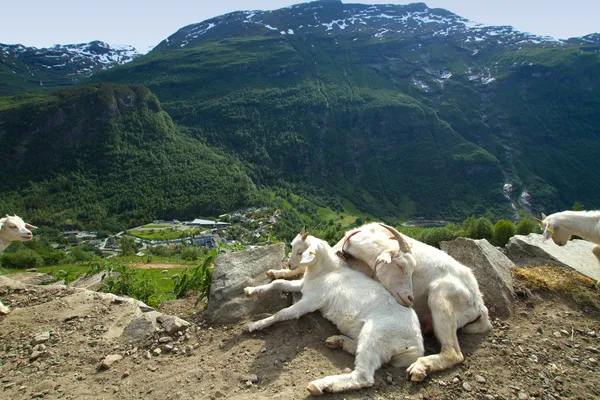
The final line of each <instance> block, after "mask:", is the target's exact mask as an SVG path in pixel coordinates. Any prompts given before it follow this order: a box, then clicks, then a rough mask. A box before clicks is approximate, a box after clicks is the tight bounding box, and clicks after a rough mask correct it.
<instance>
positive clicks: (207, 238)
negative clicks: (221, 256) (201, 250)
mask: <svg viewBox="0 0 600 400" xmlns="http://www.w3.org/2000/svg"><path fill="white" fill-rule="evenodd" d="M219 242H221V238H220V237H219V235H217V234H210V235H196V236H193V237H192V238H190V239H189V243H190V245H192V246H204V247H208V248H209V249H212V248H213V247H215V246H217V245H218V244H219Z"/></svg>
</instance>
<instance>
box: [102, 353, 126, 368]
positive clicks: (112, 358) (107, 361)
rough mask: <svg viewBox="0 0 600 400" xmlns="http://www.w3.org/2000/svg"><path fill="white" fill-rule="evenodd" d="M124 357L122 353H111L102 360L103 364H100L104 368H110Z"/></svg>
mask: <svg viewBox="0 0 600 400" xmlns="http://www.w3.org/2000/svg"><path fill="white" fill-rule="evenodd" d="M122 359H123V356H122V355H120V354H111V355H109V356H106V357H105V358H104V360H102V364H100V366H101V367H102V368H104V369H110V367H112V365H113V364H114V363H116V362H117V361H120V360H122Z"/></svg>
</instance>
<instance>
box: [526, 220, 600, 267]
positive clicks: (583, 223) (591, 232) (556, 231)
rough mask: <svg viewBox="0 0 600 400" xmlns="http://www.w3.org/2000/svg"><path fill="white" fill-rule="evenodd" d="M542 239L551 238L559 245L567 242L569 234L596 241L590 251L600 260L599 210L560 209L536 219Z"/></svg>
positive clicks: (569, 237)
mask: <svg viewBox="0 0 600 400" xmlns="http://www.w3.org/2000/svg"><path fill="white" fill-rule="evenodd" d="M536 220H537V222H538V223H539V224H540V227H541V228H542V231H543V235H544V240H548V239H550V238H552V241H554V243H556V244H557V245H559V246H564V245H565V244H567V242H568V241H569V239H571V236H573V235H577V236H579V237H581V238H583V239H585V240H587V241H588V242H592V243H596V244H597V245H598V246H595V247H594V248H593V249H592V253H594V255H595V256H596V258H597V259H598V262H600V211H562V212H557V213H554V214H550V215H548V216H546V215H544V214H542V219H541V220H539V219H537V218H536Z"/></svg>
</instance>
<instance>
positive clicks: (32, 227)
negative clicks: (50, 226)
mask: <svg viewBox="0 0 600 400" xmlns="http://www.w3.org/2000/svg"><path fill="white" fill-rule="evenodd" d="M25 228H27V229H29V230H34V229H37V226H33V225H31V224H28V223H27V222H25Z"/></svg>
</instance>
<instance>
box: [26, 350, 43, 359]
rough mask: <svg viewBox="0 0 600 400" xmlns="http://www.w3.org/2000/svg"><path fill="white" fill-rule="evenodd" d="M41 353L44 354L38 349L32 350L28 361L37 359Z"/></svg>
mask: <svg viewBox="0 0 600 400" xmlns="http://www.w3.org/2000/svg"><path fill="white" fill-rule="evenodd" d="M42 354H44V353H43V352H41V351H38V350H34V351H33V353H31V355H30V356H29V361H35V360H37V359H38V358H40V357H41V355H42Z"/></svg>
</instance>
